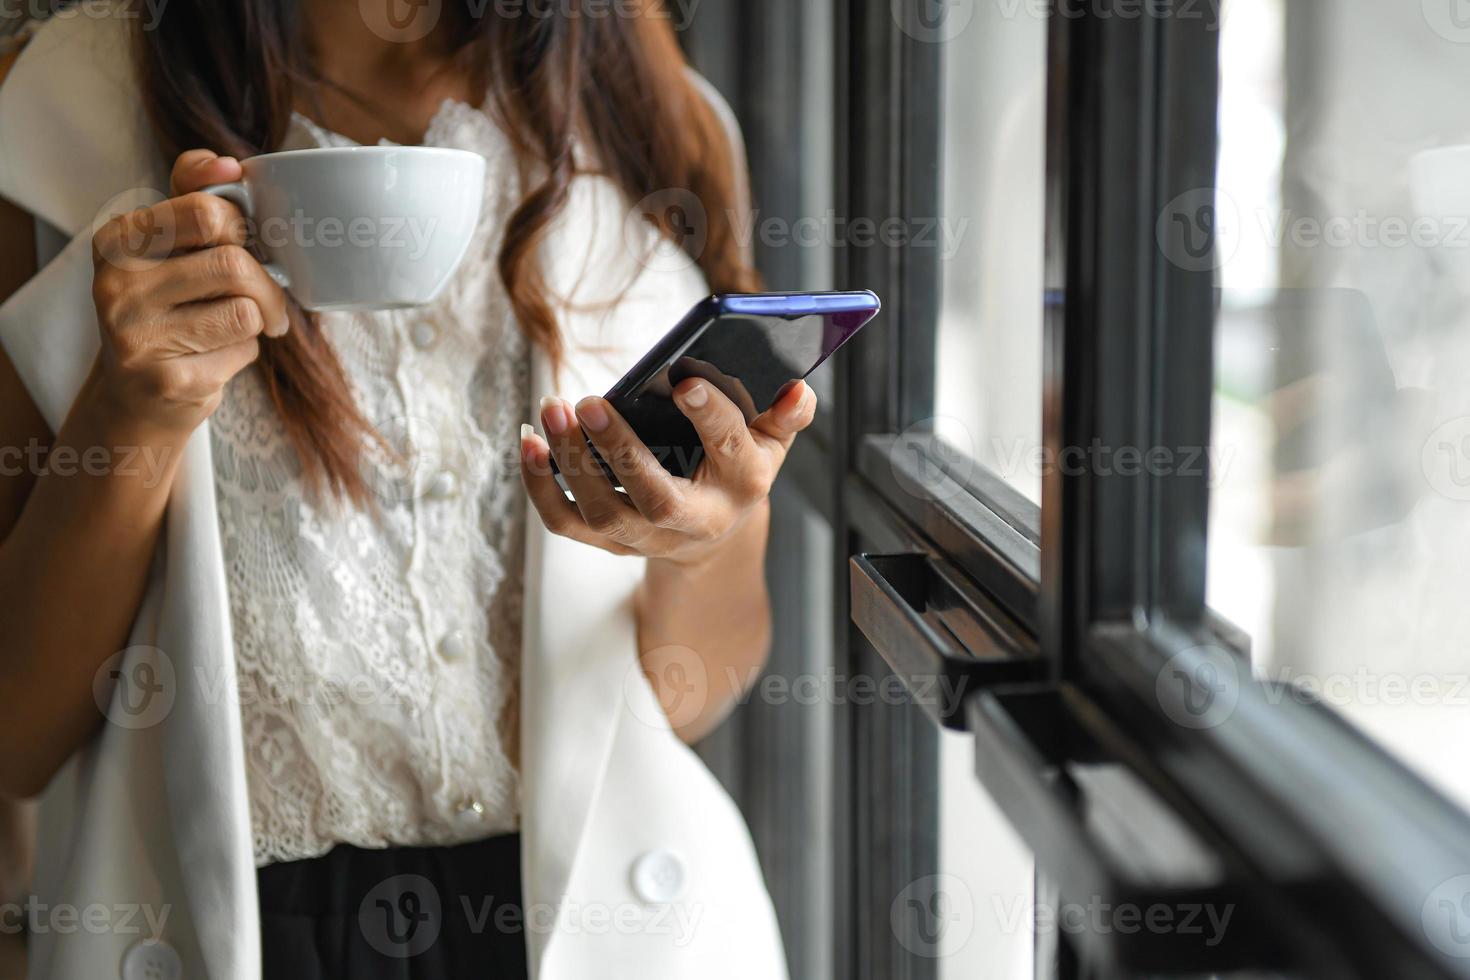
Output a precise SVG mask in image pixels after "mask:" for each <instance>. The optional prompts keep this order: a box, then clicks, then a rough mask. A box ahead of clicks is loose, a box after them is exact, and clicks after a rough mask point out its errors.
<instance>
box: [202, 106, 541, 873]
mask: <svg viewBox="0 0 1470 980" xmlns="http://www.w3.org/2000/svg"><path fill="white" fill-rule="evenodd" d="M348 142H349V141H347V140H345V139H343V138H342V137H339V136H336V135H335V134H332V133H329V132H327V131H325V130H323V129H321V128H320V127H317V126H315V125H314V124H313V123H311V122H310V121H309V120H307V119H306V118H305V117H302V116H297V117H296V118H295V119H294V120H293V124H292V127H291V133H290V137H289V139H288V141H287V144H286V147H287V148H295V147H302V146H313V145H329V144H343V143H348ZM425 142H426V143H427V144H429V145H437V146H453V147H459V148H462V149H470V150H474V151H476V152H479V153H481V154H483V155H484V156H485V157H486V159H487V164H488V166H487V168H486V182H487V183H486V188H485V203H484V207H483V211H482V213H481V216H480V224H479V229H478V231H477V232H476V235H475V239H474V241H473V243H472V244H471V246H470V250H469V254H468V255H467V256H466V258H465V261H464V263H463V265H462V266H461V267H460V269H459V271H458V273H457V274H456V276H455V278H454V279H453V281H452V282H451V284H450V285H449V287H448V288H447V289H446V290H445V292H444V294H443V295H441V296H440V297H439V299H438V300H437V301H435V302H434V303H433V304H431V305H429V306H428V307H425V308H423V309H418V310H409V311H402V312H388V313H375V314H331V315H327V316H324V317H323V318H322V325H323V329H324V331H325V332H326V336H327V337H328V339H329V341H330V343H331V344H332V345H333V347H334V348H335V349H336V351H337V353H338V356H339V357H340V359H341V362H342V366H343V368H344V370H345V371H346V374H347V377H348V379H349V381H350V383H351V385H352V389H353V393H354V395H355V397H356V399H357V404H358V406H359V407H360V408H361V410H362V411H363V413H364V415H365V416H366V418H367V419H368V421H370V422H371V423H373V424H374V425H375V427H376V428H377V430H378V431H379V432H380V433H381V434H382V435H383V436H384V437H386V442H387V443H388V445H389V446H391V447H392V448H393V449H394V450H396V452H395V453H392V454H389V453H385V452H374V453H372V454H370V455H371V458H370V459H369V460H368V462H367V463H366V464H365V465H367V466H368V474H369V480H370V482H371V484H372V485H373V487H374V488H375V490H376V493H377V497H378V503H379V507H378V511H379V512H378V514H376V515H374V514H370V513H366V512H363V511H361V510H357V509H352V508H348V507H345V506H341V505H322V506H317V505H314V504H313V503H312V502H311V501H310V500H308V499H307V497H306V496H305V494H304V493H303V486H302V481H301V477H300V472H299V465H298V464H297V462H296V459H295V456H294V454H293V453H292V452H291V450H290V448H289V445H288V443H287V441H286V438H285V433H284V431H283V430H282V427H281V424H280V421H279V419H278V418H277V416H276V414H275V412H274V410H273V408H272V406H271V403H270V400H269V398H268V397H267V394H266V391H265V388H264V385H263V383H262V381H261V379H260V376H259V374H258V373H257V372H256V371H253V370H250V371H245V372H242V373H241V374H240V375H238V376H237V377H236V378H235V379H234V380H233V381H231V383H230V384H229V386H228V388H227V390H226V393H225V397H224V400H223V402H222V404H221V405H220V407H219V409H218V411H217V412H216V413H215V415H214V417H213V419H212V421H211V433H212V439H213V449H214V460H215V485H216V495H217V499H218V502H219V520H220V532H221V537H222V540H223V546H224V557H225V562H226V565H227V569H228V577H229V591H230V607H231V608H230V612H231V618H232V624H233V632H234V641H235V650H236V661H237V665H238V668H237V669H238V678H239V683H240V697H241V713H242V718H243V722H244V733H245V750H246V757H247V758H246V768H247V774H248V782H249V787H250V808H251V821H252V825H253V832H254V845H255V859H256V863H257V864H258V865H265V864H269V863H272V862H276V861H289V860H296V859H300V858H306V857H312V856H316V855H319V854H322V853H325V852H326V851H327V850H329V849H331V847H332V846H333V845H335V844H337V843H348V844H355V845H358V846H363V847H381V846H387V845H420V846H422V845H437V844H453V843H462V842H465V841H470V840H476V839H480V838H483V837H486V836H488V835H490V834H494V833H500V832H508V831H512V830H515V829H516V828H517V826H518V819H519V779H518V773H517V768H516V757H517V750H516V741H517V733H518V730H519V726H518V720H517V717H516V705H517V688H518V678H519V658H520V645H521V612H522V609H521V607H522V581H521V580H522V553H523V541H524V520H525V505H524V494H523V492H522V490H521V487H520V478H519V472H518V451H519V449H518V447H519V437H518V430H519V426H520V423H521V422H522V421H525V420H524V419H523V418H522V417H521V414H522V411H523V406H525V405H526V404H527V403H528V397H529V392H528V391H527V385H528V384H529V381H528V377H529V351H528V349H527V345H526V342H525V340H524V339H523V338H522V336H521V334H520V331H519V330H518V329H517V326H516V324H515V322H514V318H513V315H512V312H511V309H510V306H509V302H508V299H507V297H506V294H505V290H504V288H503V287H502V286H501V284H500V280H499V277H498V275H497V273H496V271H495V256H496V254H497V252H498V251H499V246H500V230H501V229H502V228H503V227H504V225H505V219H506V218H507V217H508V216H509V214H510V212H511V210H512V209H513V208H514V207H515V205H516V204H517V202H518V187H517V184H518V181H517V177H516V167H515V165H514V160H513V156H512V152H511V149H510V146H509V144H508V142H507V140H506V138H505V136H504V134H503V133H502V132H501V131H500V130H499V129H498V128H497V126H496V125H495V124H494V123H493V122H492V121H491V120H490V119H489V117H488V116H486V115H485V114H484V113H483V112H481V111H479V110H477V109H474V108H472V107H470V106H467V105H464V104H462V103H456V102H446V103H444V105H443V106H442V107H441V109H440V110H439V112H438V114H437V115H436V117H435V118H434V120H433V122H432V124H431V125H430V127H429V130H428V133H427V134H426V137H425ZM395 456H396V457H397V458H396V459H395V458H394V457H395Z"/></svg>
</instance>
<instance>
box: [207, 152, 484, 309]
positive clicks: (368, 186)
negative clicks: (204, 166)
mask: <svg viewBox="0 0 1470 980" xmlns="http://www.w3.org/2000/svg"><path fill="white" fill-rule="evenodd" d="M241 168H242V169H243V170H244V172H245V173H244V177H243V179H241V180H239V181H237V182H235V183H233V184H216V185H214V186H213V187H206V188H205V189H204V190H205V192H206V193H209V194H215V195H218V196H219V197H223V198H225V199H226V200H228V201H231V202H233V203H234V204H235V205H236V206H237V207H239V208H240V210H241V211H243V212H244V213H245V216H246V217H247V218H248V219H250V223H251V234H252V244H253V245H254V246H255V247H256V248H257V249H258V251H259V252H260V254H261V255H262V256H263V257H264V259H265V269H266V271H267V272H268V273H270V275H271V278H273V279H275V280H276V282H278V283H280V284H281V286H282V287H284V288H285V289H287V290H289V291H290V293H291V295H292V296H294V297H295V298H296V301H297V302H299V303H300V304H301V305H302V306H303V307H305V308H306V309H308V310H314V311H317V312H330V311H338V310H388V309H402V308H405V307H412V306H422V305H423V304H425V303H427V302H429V301H430V300H432V299H433V298H434V297H435V296H437V295H438V294H439V291H440V290H442V289H443V288H444V285H445V284H446V283H447V282H448V281H449V277H450V276H451V275H453V274H454V270H455V269H456V268H457V267H458V266H459V263H460V260H461V259H463V258H464V254H465V250H466V249H467V248H468V247H469V244H470V239H471V238H472V237H474V232H475V226H476V224H477V223H478V220H479V216H480V203H481V199H482V197H483V196H484V192H485V159H484V157H481V156H480V155H479V154H478V153H471V152H469V151H468V150H452V149H445V148H440V147H426V146H343V147H335V146H334V147H321V148H317V149H306V150H284V151H281V152H279V153H264V154H261V155H260V156H254V157H249V158H248V159H246V160H243V161H241Z"/></svg>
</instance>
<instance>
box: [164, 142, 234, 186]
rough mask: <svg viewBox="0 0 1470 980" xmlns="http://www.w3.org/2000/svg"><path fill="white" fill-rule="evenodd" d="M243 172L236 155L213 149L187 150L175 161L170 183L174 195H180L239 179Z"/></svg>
mask: <svg viewBox="0 0 1470 980" xmlns="http://www.w3.org/2000/svg"><path fill="white" fill-rule="evenodd" d="M241 173H242V170H241V167H240V161H239V160H236V159H235V158H234V157H222V156H220V155H219V154H217V153H215V152H214V151H213V150H185V151H184V152H183V153H180V154H179V158H178V159H177V160H175V161H174V169H173V173H172V174H170V175H169V181H168V183H169V188H170V189H171V191H172V193H173V196H174V197H178V196H179V195H181V194H190V193H193V192H194V191H197V190H200V189H202V188H205V187H208V186H209V185H210V184H227V183H229V182H230V181H232V180H239V179H240V175H241Z"/></svg>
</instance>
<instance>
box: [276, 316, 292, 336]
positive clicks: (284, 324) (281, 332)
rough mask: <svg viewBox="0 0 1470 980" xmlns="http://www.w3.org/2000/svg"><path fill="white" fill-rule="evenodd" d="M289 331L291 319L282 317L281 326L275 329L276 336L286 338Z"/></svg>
mask: <svg viewBox="0 0 1470 980" xmlns="http://www.w3.org/2000/svg"><path fill="white" fill-rule="evenodd" d="M290 329H291V318H290V317H289V316H283V317H281V325H280V326H279V327H276V336H277V337H284V336H286V333H287V331H289V330H290Z"/></svg>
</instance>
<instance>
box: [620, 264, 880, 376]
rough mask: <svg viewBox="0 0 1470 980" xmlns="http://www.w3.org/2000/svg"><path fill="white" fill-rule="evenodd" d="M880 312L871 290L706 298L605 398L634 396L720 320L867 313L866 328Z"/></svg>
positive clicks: (825, 354)
mask: <svg viewBox="0 0 1470 980" xmlns="http://www.w3.org/2000/svg"><path fill="white" fill-rule="evenodd" d="M882 308H883V303H882V300H880V299H879V298H878V294H877V293H875V292H873V291H872V290H869V289H860V290H851V291H843V292H820V293H724V294H717V295H714V296H706V297H705V298H704V299H702V300H700V301H699V302H698V303H696V304H694V306H693V308H691V309H690V310H689V312H688V313H686V314H684V317H683V319H681V320H680V321H679V322H678V323H677V324H675V325H674V327H673V329H671V330H669V332H668V333H666V334H664V335H663V336H662V337H661V338H659V341H658V343H656V344H654V345H653V347H652V348H650V349H649V351H648V353H646V354H644V355H643V356H642V357H640V358H639V359H638V362H637V363H636V364H634V365H633V366H632V367H631V368H629V369H628V372H627V373H626V374H624V375H623V376H622V377H621V378H619V379H618V381H617V383H615V384H614V385H613V386H612V388H610V389H608V392H607V394H606V395H604V396H603V397H604V398H606V399H607V400H608V401H614V400H615V399H617V398H621V397H623V396H625V395H628V394H631V393H632V392H633V391H635V390H637V389H638V388H639V387H640V386H642V385H643V384H644V383H645V382H646V381H647V380H648V379H649V378H651V377H652V376H653V375H655V374H657V373H658V372H659V371H660V370H662V369H663V367H664V366H665V364H666V363H667V362H668V361H669V360H670V359H671V358H672V356H673V354H674V352H675V351H677V350H679V349H680V348H682V347H685V346H687V345H688V344H690V343H693V342H694V341H695V340H697V339H699V336H700V334H702V333H703V332H704V331H705V330H707V329H709V328H710V327H712V326H714V325H715V324H716V323H717V322H719V318H720V317H721V316H722V315H726V314H736V315H741V314H743V315H746V316H787V317H799V316H821V315H824V314H831V313H870V314H871V315H870V316H869V317H868V318H867V319H866V320H864V321H863V323H864V324H866V323H867V321H868V320H871V319H872V318H873V317H875V316H877V315H878V313H879V311H880V310H881V309H882ZM856 333H857V331H856V330H854V331H853V332H852V333H850V334H848V336H847V337H844V338H843V340H842V343H840V344H838V345H837V346H836V347H834V348H832V349H831V350H828V351H823V352H822V357H821V358H820V359H819V360H818V361H817V363H816V364H814V365H812V368H811V370H816V368H818V367H820V366H821V365H822V364H823V363H824V362H825V361H826V360H827V358H829V357H831V356H832V355H833V354H834V353H836V352H837V351H838V350H839V349H841V347H842V345H843V344H845V343H847V341H848V340H850V339H851V338H852V336H853V335H854V334H856Z"/></svg>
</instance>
